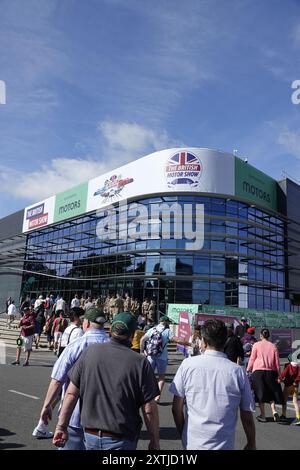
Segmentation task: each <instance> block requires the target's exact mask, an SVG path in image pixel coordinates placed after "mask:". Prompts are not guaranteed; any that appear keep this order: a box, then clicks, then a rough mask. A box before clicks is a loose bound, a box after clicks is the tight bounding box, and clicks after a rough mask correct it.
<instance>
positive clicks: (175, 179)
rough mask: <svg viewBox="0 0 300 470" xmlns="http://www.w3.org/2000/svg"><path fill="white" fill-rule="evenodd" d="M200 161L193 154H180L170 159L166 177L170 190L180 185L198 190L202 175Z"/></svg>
mask: <svg viewBox="0 0 300 470" xmlns="http://www.w3.org/2000/svg"><path fill="white" fill-rule="evenodd" d="M202 169H203V167H202V163H201V161H200V159H199V158H198V157H197V156H196V155H194V154H193V153H191V152H178V153H175V154H174V155H172V156H171V157H169V158H168V161H167V164H166V169H165V175H166V180H167V184H168V187H169V188H175V187H176V186H178V185H182V186H189V187H191V188H196V187H197V186H198V185H199V180H200V177H201V174H202Z"/></svg>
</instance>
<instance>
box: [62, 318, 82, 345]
mask: <svg viewBox="0 0 300 470" xmlns="http://www.w3.org/2000/svg"><path fill="white" fill-rule="evenodd" d="M81 336H83V331H82V329H81V328H80V327H78V326H76V325H74V324H73V323H72V324H71V325H69V326H68V327H67V328H66V329H65V331H64V332H63V334H62V337H61V341H60V346H61V347H62V348H65V347H66V346H67V345H68V344H70V343H73V341H75V339H77V338H80V337H81Z"/></svg>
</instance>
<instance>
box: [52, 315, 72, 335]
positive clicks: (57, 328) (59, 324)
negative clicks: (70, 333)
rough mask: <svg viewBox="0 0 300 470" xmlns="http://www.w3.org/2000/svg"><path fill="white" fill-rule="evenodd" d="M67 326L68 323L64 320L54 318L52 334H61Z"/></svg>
mask: <svg viewBox="0 0 300 470" xmlns="http://www.w3.org/2000/svg"><path fill="white" fill-rule="evenodd" d="M67 326H68V321H67V320H66V319H65V318H60V317H58V318H55V320H54V322H53V326H52V331H53V333H57V332H61V333H63V332H64V331H65V329H66V328H67Z"/></svg>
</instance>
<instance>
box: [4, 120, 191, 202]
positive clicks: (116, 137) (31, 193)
mask: <svg viewBox="0 0 300 470" xmlns="http://www.w3.org/2000/svg"><path fill="white" fill-rule="evenodd" d="M98 130H99V132H100V146H99V147H98V148H99V149H100V152H101V154H102V155H105V156H106V157H108V158H106V159H105V160H104V161H103V160H102V161H100V160H98V159H96V158H91V157H87V158H84V159H78V158H66V157H64V158H54V159H52V160H51V162H50V163H49V164H47V165H46V164H44V165H41V167H40V168H38V169H37V170H36V171H33V172H29V173H28V174H26V173H25V174H24V173H23V172H21V171H19V170H17V169H15V168H12V167H9V166H4V165H2V166H0V188H1V189H0V192H2V193H5V194H9V195H11V196H13V197H14V198H18V199H23V200H24V205H25V203H27V201H30V202H34V201H38V200H42V199H44V198H45V197H48V196H51V195H52V194H56V193H58V192H61V191H64V190H65V189H68V188H71V187H72V186H76V185H77V184H80V183H83V182H85V181H87V180H89V179H91V178H93V177H95V176H98V175H101V174H104V173H106V172H107V171H110V170H112V169H114V168H117V167H119V166H121V165H122V164H125V163H127V162H128V161H131V160H134V159H136V158H139V157H142V156H143V155H146V154H147V153H151V152H153V151H155V150H160V149H163V148H166V147H173V146H182V144H180V143H179V142H175V141H174V140H172V139H170V137H169V136H168V134H167V132H166V131H165V130H153V129H150V128H147V127H143V126H141V125H139V124H136V123H128V122H113V121H102V122H100V123H99V124H98ZM77 145H78V144H77Z"/></svg>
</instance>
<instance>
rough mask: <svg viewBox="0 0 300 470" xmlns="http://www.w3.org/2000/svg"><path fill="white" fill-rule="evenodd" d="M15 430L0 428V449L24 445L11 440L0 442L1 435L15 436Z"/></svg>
mask: <svg viewBox="0 0 300 470" xmlns="http://www.w3.org/2000/svg"><path fill="white" fill-rule="evenodd" d="M15 434H16V433H15V432H11V431H9V430H8V429H4V428H0V436H1V438H0V450H5V449H17V448H20V447H25V446H24V445H23V444H15V443H13V442H2V441H3V439H2V437H3V436H15Z"/></svg>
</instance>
